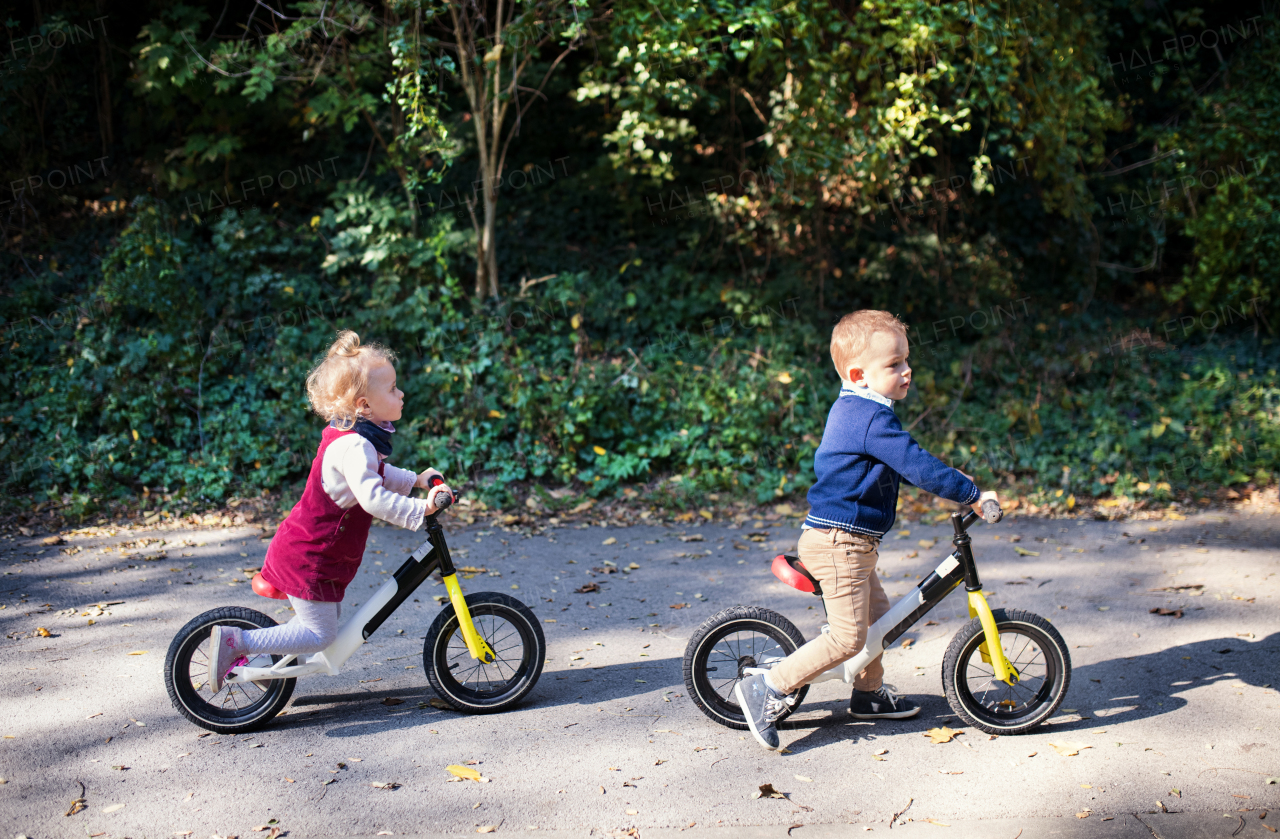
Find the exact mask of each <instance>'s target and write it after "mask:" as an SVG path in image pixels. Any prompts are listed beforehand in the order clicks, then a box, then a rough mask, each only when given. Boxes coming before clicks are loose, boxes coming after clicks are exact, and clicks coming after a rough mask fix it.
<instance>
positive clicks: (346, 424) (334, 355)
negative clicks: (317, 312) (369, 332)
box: [307, 329, 396, 431]
mask: <svg viewBox="0 0 1280 839" xmlns="http://www.w3.org/2000/svg"><path fill="white" fill-rule="evenodd" d="M395 360H396V354H395V353H393V352H392V351H391V350H389V349H387V348H386V347H384V346H382V345H380V344H361V343H360V336H359V335H357V334H356V333H354V332H352V331H351V330H350V329H344V330H342V331H341V332H339V333H338V338H337V340H335V341H334V342H333V343H332V344H331V345H330V346H329V351H328V352H327V353H325V356H324V360H323V361H321V362H320V363H319V364H317V365H316V366H315V367H313V368H311V372H310V373H308V374H307V400H308V401H310V402H311V410H313V411H315V412H316V413H317V414H319V415H320V416H322V417H324V418H325V419H326V420H328V421H330V422H332V423H335V424H336V425H337V426H338V427H339V428H341V429H342V430H344V431H346V430H347V429H349V428H351V427H352V426H353V425H355V424H356V420H357V419H358V418H359V416H360V414H359V412H358V411H357V410H356V400H357V399H359V398H360V397H361V396H363V395H364V392H365V388H367V387H368V386H369V370H370V369H372V368H373V367H375V366H377V365H378V364H379V363H381V362H384V361H385V362H387V363H388V364H391V363H394V362H395Z"/></svg>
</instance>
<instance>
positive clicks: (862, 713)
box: [849, 685, 920, 720]
mask: <svg viewBox="0 0 1280 839" xmlns="http://www.w3.org/2000/svg"><path fill="white" fill-rule="evenodd" d="M849 713H850V714H852V715H853V718H854V719H855V720H905V719H906V718H907V717H914V716H915V715H916V714H918V713H920V706H919V705H917V704H916V703H914V702H912V701H911V700H910V699H907V698H906V697H905V696H898V695H897V694H896V693H894V692H893V690H892V689H891V688H890V687H889V686H888V685H882V686H881V687H880V689H879V690H858V689H857V688H854V690H853V696H851V697H850V698H849Z"/></svg>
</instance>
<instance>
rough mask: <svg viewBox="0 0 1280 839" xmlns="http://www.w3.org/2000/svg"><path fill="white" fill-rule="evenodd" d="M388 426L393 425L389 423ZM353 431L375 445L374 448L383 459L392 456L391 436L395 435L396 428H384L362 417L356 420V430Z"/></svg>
mask: <svg viewBox="0 0 1280 839" xmlns="http://www.w3.org/2000/svg"><path fill="white" fill-rule="evenodd" d="M387 425H388V426H389V425H391V423H387ZM352 430H353V431H355V432H356V433H357V434H359V435H360V436H361V437H363V438H364V439H366V440H368V441H369V442H370V443H373V448H374V449H375V450H376V451H377V452H378V454H380V455H382V456H383V457H390V456H391V435H392V434H394V433H395V429H394V428H382V427H381V426H378V425H375V424H374V423H372V422H369V420H367V419H365V418H364V417H361V418H360V419H358V420H356V424H355V428H353V429H352Z"/></svg>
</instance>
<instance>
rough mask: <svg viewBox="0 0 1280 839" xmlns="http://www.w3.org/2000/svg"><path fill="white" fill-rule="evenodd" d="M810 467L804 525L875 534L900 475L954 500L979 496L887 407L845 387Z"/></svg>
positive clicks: (888, 520) (886, 519)
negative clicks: (811, 474)
mask: <svg viewBox="0 0 1280 839" xmlns="http://www.w3.org/2000/svg"><path fill="white" fill-rule="evenodd" d="M813 471H814V472H815V473H817V476H818V479H817V481H815V482H814V484H813V486H812V487H811V488H810V489H809V516H808V518H806V519H805V524H807V525H809V526H810V527H820V528H827V527H837V528H839V529H841V530H847V531H849V532H850V533H865V534H868V535H870V536H875V537H882V536H884V534H885V533H886V532H887V531H888V530H889V528H891V527H893V521H894V519H895V518H896V517H897V505H898V481H899V480H900V479H902V478H905V479H906V480H907V481H908V482H910V483H911V484H914V485H915V486H918V487H920V488H921V489H923V490H926V491H927V492H931V493H933V494H934V495H939V496H941V497H943V498H946V499H947V500H949V501H955V502H956V503H959V504H972V503H974V502H975V501H977V500H978V495H979V492H978V487H977V486H975V485H974V483H973V481H971V480H969V479H968V478H966V477H965V476H964V475H961V474H960V473H959V472H958V471H957V470H955V469H952V468H951V467H950V466H948V465H947V464H945V463H943V462H942V461H941V460H938V458H936V457H934V456H933V455H931V454H929V453H928V452H927V451H925V450H924V449H922V448H920V444H919V443H917V442H916V441H915V439H914V438H913V437H912V436H911V435H910V434H908V433H907V432H906V431H904V430H903V429H902V423H900V422H898V417H897V415H896V414H894V412H893V408H890V407H886V406H885V405H881V404H879V403H877V402H874V401H872V400H871V399H868V398H865V397H862V396H855V395H852V394H849V393H848V392H847V391H843V392H841V394H840V398H839V399H837V400H836V402H835V404H834V405H832V406H831V411H830V413H828V414H827V427H826V428H825V429H824V430H823V432H822V442H821V443H820V444H819V445H818V451H817V453H816V454H815V455H814V458H813Z"/></svg>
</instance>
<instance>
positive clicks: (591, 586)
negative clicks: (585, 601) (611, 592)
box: [574, 583, 600, 594]
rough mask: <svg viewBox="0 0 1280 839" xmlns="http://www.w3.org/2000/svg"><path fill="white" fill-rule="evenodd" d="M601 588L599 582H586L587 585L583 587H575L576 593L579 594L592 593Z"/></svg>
mask: <svg viewBox="0 0 1280 839" xmlns="http://www.w3.org/2000/svg"><path fill="white" fill-rule="evenodd" d="M599 590H600V584H599V583H586V584H585V585H583V586H582V588H579V589H574V591H575V593H577V594H591V593H592V592H596V591H599Z"/></svg>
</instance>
